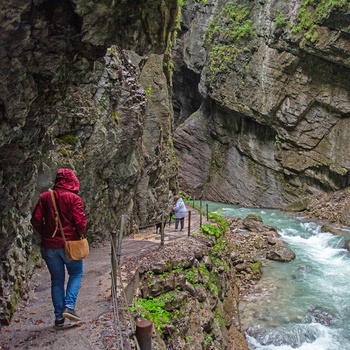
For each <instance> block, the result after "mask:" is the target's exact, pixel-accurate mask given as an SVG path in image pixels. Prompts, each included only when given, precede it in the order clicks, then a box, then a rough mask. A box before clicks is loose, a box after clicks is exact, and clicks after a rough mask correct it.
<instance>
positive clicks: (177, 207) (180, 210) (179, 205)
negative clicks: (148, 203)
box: [173, 195, 187, 231]
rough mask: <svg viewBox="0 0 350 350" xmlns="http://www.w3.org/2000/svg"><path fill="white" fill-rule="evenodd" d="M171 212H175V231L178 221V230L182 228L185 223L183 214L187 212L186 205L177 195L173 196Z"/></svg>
mask: <svg viewBox="0 0 350 350" xmlns="http://www.w3.org/2000/svg"><path fill="white" fill-rule="evenodd" d="M174 203H175V204H174V205H173V212H174V213H175V231H177V229H178V227H179V223H180V231H182V230H183V228H184V225H185V216H186V214H187V209H186V205H185V203H184V201H183V199H182V198H180V197H179V196H178V195H175V196H174Z"/></svg>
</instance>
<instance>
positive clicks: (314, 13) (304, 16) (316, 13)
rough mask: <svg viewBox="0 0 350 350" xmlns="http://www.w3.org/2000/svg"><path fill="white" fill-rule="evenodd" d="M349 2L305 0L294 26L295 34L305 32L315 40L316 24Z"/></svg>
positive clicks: (306, 35) (309, 38) (311, 39)
mask: <svg viewBox="0 0 350 350" xmlns="http://www.w3.org/2000/svg"><path fill="white" fill-rule="evenodd" d="M346 5H349V4H348V0H303V1H302V3H301V5H300V8H299V12H298V16H297V24H296V25H294V26H293V28H292V32H293V33H294V34H298V33H305V38H306V39H307V40H309V41H311V42H315V41H316V40H317V38H318V35H317V32H316V29H315V25H316V24H317V23H321V22H322V20H323V19H325V18H327V17H328V16H329V14H330V13H331V11H333V10H339V9H341V8H343V7H345V6H346Z"/></svg>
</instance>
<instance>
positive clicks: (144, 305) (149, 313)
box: [130, 297, 171, 334]
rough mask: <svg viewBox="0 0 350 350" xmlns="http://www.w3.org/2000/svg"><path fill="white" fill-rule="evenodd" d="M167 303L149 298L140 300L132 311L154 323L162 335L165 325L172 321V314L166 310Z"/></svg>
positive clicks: (135, 303) (135, 302)
mask: <svg viewBox="0 0 350 350" xmlns="http://www.w3.org/2000/svg"><path fill="white" fill-rule="evenodd" d="M164 306H165V301H164V300H162V299H160V298H153V297H149V298H148V299H142V298H141V299H138V300H136V301H134V307H131V308H130V310H131V311H138V312H139V313H140V314H141V316H142V317H144V318H146V319H148V320H150V321H151V322H153V323H154V325H155V327H156V328H157V330H158V332H159V333H160V334H162V327H163V325H164V323H167V322H169V321H170V320H171V313H170V312H169V311H167V310H165V309H164Z"/></svg>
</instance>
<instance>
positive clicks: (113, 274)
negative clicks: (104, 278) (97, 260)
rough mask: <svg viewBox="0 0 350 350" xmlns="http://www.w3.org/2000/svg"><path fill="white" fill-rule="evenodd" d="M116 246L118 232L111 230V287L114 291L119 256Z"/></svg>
mask: <svg viewBox="0 0 350 350" xmlns="http://www.w3.org/2000/svg"><path fill="white" fill-rule="evenodd" d="M116 247H117V234H116V232H115V231H113V232H111V266H112V271H111V288H112V293H113V291H115V290H116V277H117V257H116V253H117V252H116Z"/></svg>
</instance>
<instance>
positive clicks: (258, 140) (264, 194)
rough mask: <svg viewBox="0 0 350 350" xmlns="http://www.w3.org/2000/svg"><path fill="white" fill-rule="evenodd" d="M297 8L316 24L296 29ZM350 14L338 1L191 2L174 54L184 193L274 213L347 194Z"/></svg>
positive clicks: (178, 137) (181, 176)
mask: <svg viewBox="0 0 350 350" xmlns="http://www.w3.org/2000/svg"><path fill="white" fill-rule="evenodd" d="M338 3H340V2H338ZM316 5H317V4H316ZM316 5H315V6H316ZM301 9H302V10H303V11H304V12H305V10H306V11H309V12H310V13H311V14H315V15H317V14H321V15H322V16H320V18H315V19H314V25H313V26H311V27H307V26H306V25H305V24H304V27H302V28H301V29H300V23H301V20H302V17H300V13H301ZM237 13H240V15H241V20H240V19H239V18H238V17H237V16H236V17H235V14H237ZM349 13H350V9H349V5H348V4H346V3H345V2H343V3H342V5H339V6H332V7H329V8H323V9H320V8H312V7H311V6H309V7H306V6H305V1H303V0H295V1H289V2H285V1H272V0H271V1H270V0H266V1H254V2H252V1H245V0H237V1H236V2H231V1H219V0H208V1H207V2H205V3H200V4H199V3H197V2H195V1H192V2H191V1H190V2H189V5H188V6H187V7H186V8H185V9H184V12H183V24H182V34H181V35H179V37H178V42H177V47H176V49H175V54H174V61H175V79H174V100H175V102H174V106H176V109H174V111H175V112H176V114H175V123H176V121H177V120H178V121H180V122H179V123H177V124H176V125H179V126H178V127H177V129H176V137H175V146H176V151H177V155H178V156H179V183H180V185H181V188H182V190H183V191H184V192H186V193H188V194H192V193H193V194H194V195H196V196H197V197H198V196H201V195H203V196H205V197H206V198H207V199H210V200H215V201H221V202H230V203H237V204H238V203H239V204H242V205H246V206H264V207H273V208H281V207H284V206H285V205H287V204H288V203H291V202H293V201H295V200H297V199H299V198H303V197H305V196H308V195H311V194H313V195H315V194H321V193H324V192H328V191H333V190H337V189H341V188H345V187H347V186H349V169H350V163H349V156H348V154H347V153H348V152H347V150H348V149H349V146H350V145H349V142H350V141H349V132H350V119H349V111H350V84H349V79H348V77H349V73H350V61H349V59H348V57H349V50H350V32H349V28H350V16H349ZM242 18H243V20H242ZM242 28H243V29H242ZM189 79H191V81H193V82H195V84H194V85H192V89H191V92H188V91H187V90H188V89H189V88H188V86H187V88H185V86H186V85H188V84H187V82H188V80H189ZM184 94H186V95H187V96H189V97H190V101H187V102H186V104H184V103H183V102H182V101H183V100H184Z"/></svg>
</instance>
